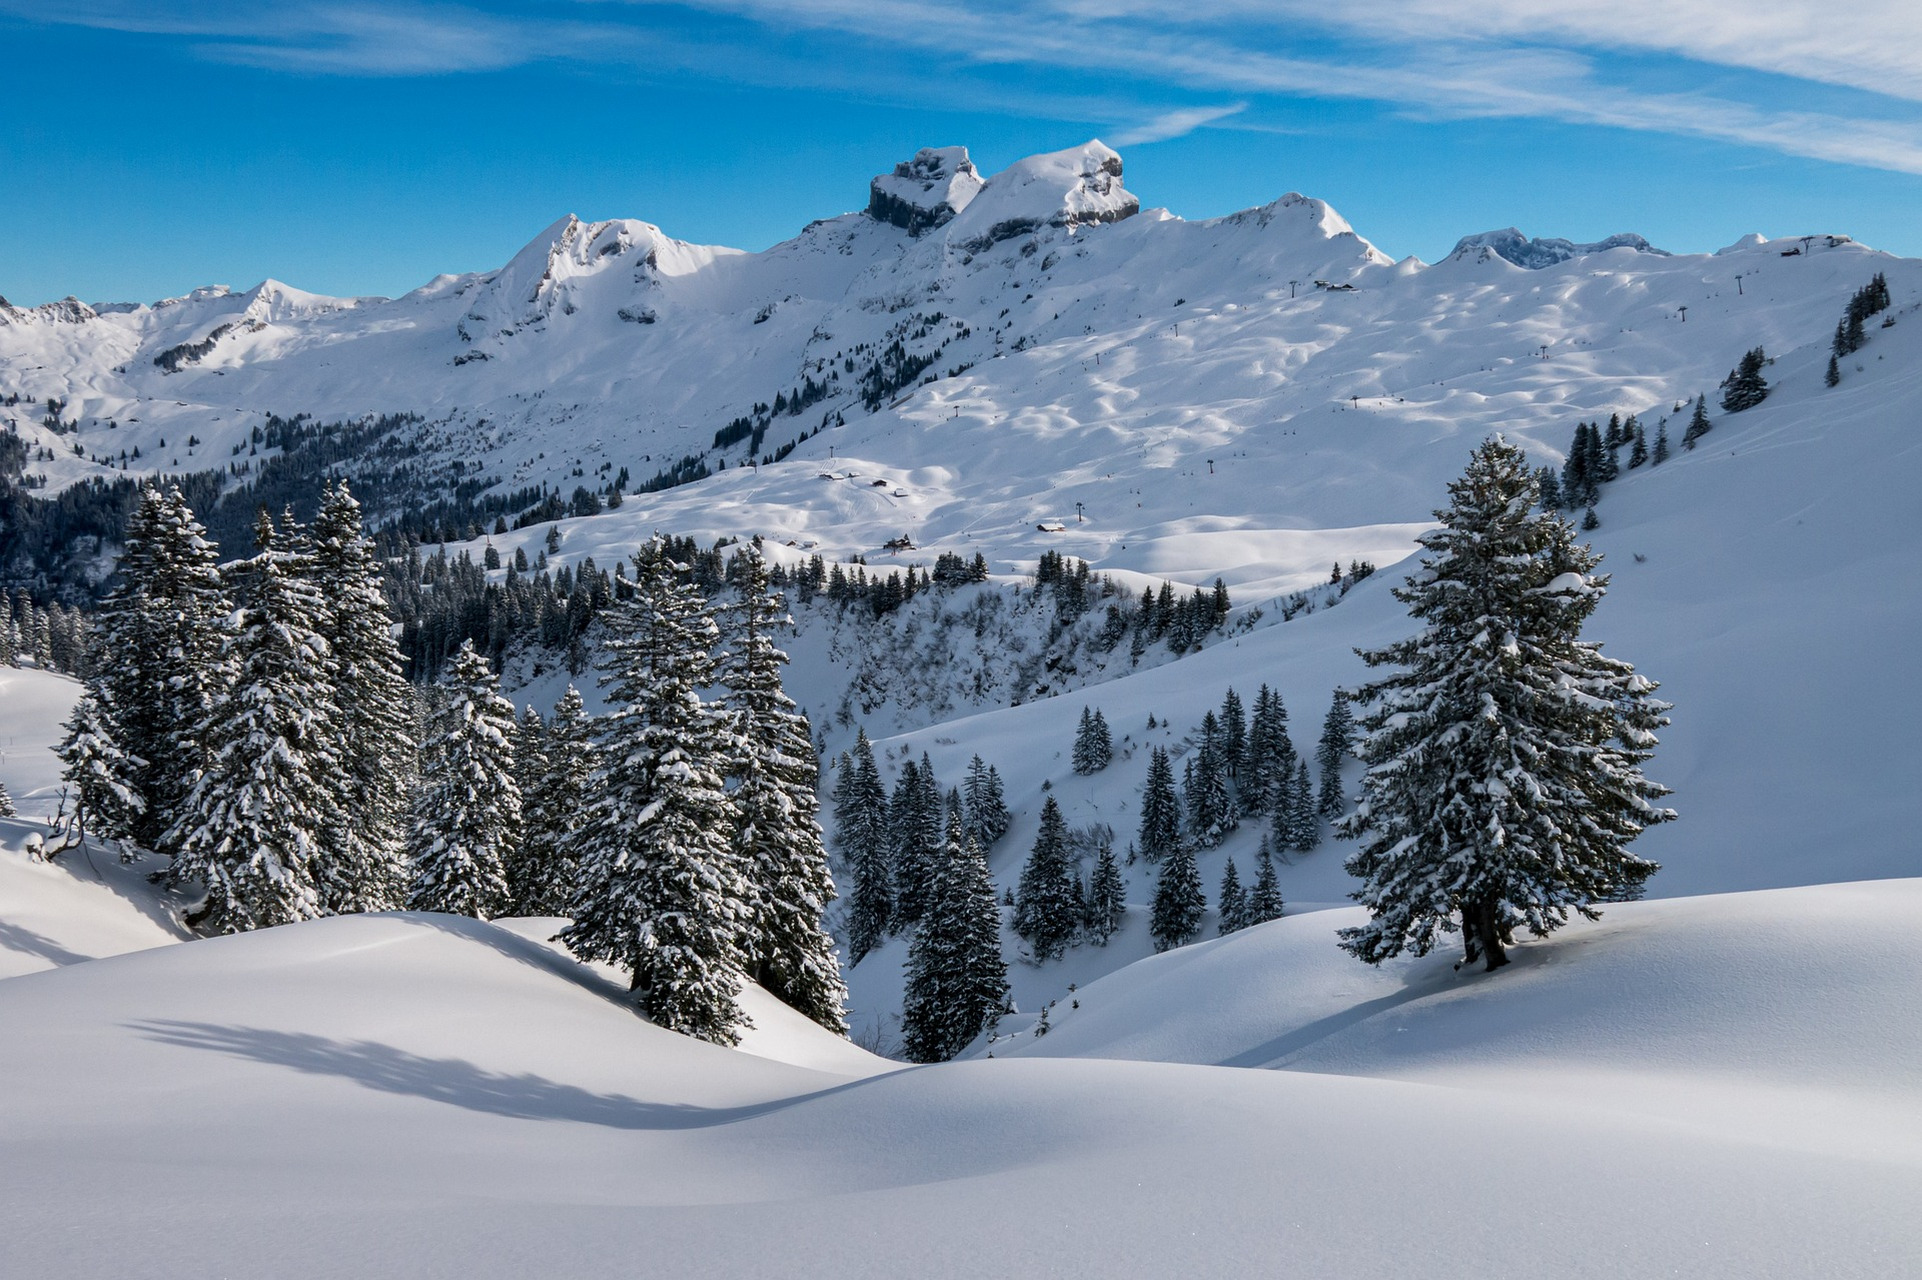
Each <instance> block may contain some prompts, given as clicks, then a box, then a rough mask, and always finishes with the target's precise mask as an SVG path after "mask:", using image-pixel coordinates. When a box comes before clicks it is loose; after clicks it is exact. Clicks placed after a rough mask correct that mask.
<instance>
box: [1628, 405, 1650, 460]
mask: <svg viewBox="0 0 1922 1280" xmlns="http://www.w3.org/2000/svg"><path fill="white" fill-rule="evenodd" d="M1630 421H1631V422H1634V423H1635V443H1634V445H1633V447H1631V448H1630V449H1629V451H1628V469H1629V470H1630V471H1633V470H1634V469H1635V468H1637V467H1639V466H1642V465H1643V464H1644V463H1646V462H1647V461H1648V434H1647V433H1646V432H1644V431H1643V430H1642V424H1641V420H1640V419H1635V418H1631V419H1630Z"/></svg>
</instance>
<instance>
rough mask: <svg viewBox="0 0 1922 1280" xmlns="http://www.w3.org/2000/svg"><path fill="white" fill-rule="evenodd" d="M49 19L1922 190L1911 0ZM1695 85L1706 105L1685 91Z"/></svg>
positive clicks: (1919, 57)
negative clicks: (991, 100) (1011, 83)
mask: <svg viewBox="0 0 1922 1280" xmlns="http://www.w3.org/2000/svg"><path fill="white" fill-rule="evenodd" d="M44 10H45V5H44V4H43V3H41V0H0V13H10V14H13V15H16V16H18V17H20V18H22V19H25V20H27V21H38V22H62V23H74V24H84V25H88V26H95V27H104V28H113V29H118V30H125V31H130V32H142V33H147V34H152V35H158V36H166V37H174V38H179V39H183V40H186V41H188V42H190V43H192V45H193V46H194V47H195V48H196V49H197V50H198V51H199V52H200V54H201V55H202V56H204V57H206V58H209V59H214V60H219V61H224V62H231V63H243V64H248V65H255V66H269V67H276V68H283V69H289V70H297V71H303V72H308V73H313V74H353V75H425V74H451V73H460V72H472V71H484V70H494V69H499V68H502V67H508V66H514V65H519V64H523V63H531V62H575V63H583V64H598V65H603V66H607V65H615V66H626V67H629V68H632V69H633V70H634V71H635V72H636V73H640V74H646V73H650V72H655V71H658V70H660V69H662V68H667V67H671V68H673V69H675V70H677V71H680V72H685V73H691V74H695V75H705V76H710V77H713V78H716V79H720V80H734V81H739V80H741V79H743V78H744V76H745V75H746V74H747V72H746V71H744V68H752V73H751V74H752V76H753V78H754V79H755V80H756V81H757V82H760V83H787V84H799V85H807V86H811V87H817V88H829V89H832V88H840V89H841V90H842V91H843V92H848V93H852V94H855V95H862V94H874V95H879V96H882V97H894V98H897V99H900V98H903V96H904V95H908V94H911V93H912V92H913V90H912V87H911V86H909V85H908V84H907V83H906V79H905V78H904V76H903V75H902V74H901V73H900V72H899V71H898V70H896V69H894V68H895V67H898V65H900V60H899V59H892V60H891V59H888V58H886V57H878V58H877V57H850V58H844V59H837V60H832V61H831V63H826V62H824V60H823V59H821V58H819V57H818V56H816V55H815V53H814V51H812V50H810V49H809V48H808V47H807V46H808V43H809V41H808V39H806V38H798V39H797V37H813V38H815V39H827V40H833V41H841V42H852V43H855V44H858V45H861V46H865V47H867V48H869V49H871V50H879V51H881V52H883V53H885V52H887V51H890V50H892V51H895V52H899V53H912V54H913V55H914V61H913V62H912V63H911V64H909V65H912V66H914V68H915V75H916V77H925V78H927V79H931V80H940V79H943V78H945V79H946V81H947V82H949V83H955V82H959V81H960V80H962V79H964V78H965V77H966V76H967V75H969V74H971V73H986V72H991V71H993V70H995V69H998V68H999V69H1005V68H1011V67H1012V68H1027V69H1030V70H1035V71H1040V72H1044V73H1046V72H1054V71H1070V72H1074V73H1076V74H1077V75H1080V76H1084V77H1085V73H1086V72H1088V71H1089V70H1090V69H1091V68H1092V67H1098V68H1099V69H1100V71H1101V72H1102V74H1103V77H1104V79H1105V80H1106V82H1107V84H1108V85H1109V86H1111V88H1110V89H1109V90H1107V91H1106V95H1107V96H1106V100H1103V101H1090V100H1089V98H1088V97H1087V96H1086V94H1085V91H1083V92H1077V91H1074V90H1063V91H1061V92H1059V93H1055V92H1052V91H1051V90H1050V89H1049V88H1047V87H1046V86H1045V85H1043V86H1039V87H1037V86H1033V85H1030V86H1029V87H1028V88H1027V89H1026V90H1025V91H1023V92H1022V93H1021V94H1020V95H1019V97H1020V98H1021V107H1020V108H1019V109H1024V110H1027V111H1030V112H1043V113H1052V114H1054V115H1055V117H1056V118H1059V119H1074V120H1081V121H1085V122H1087V123H1090V124H1093V125H1096V126H1098V127H1107V126H1110V125H1112V124H1114V123H1115V122H1117V121H1119V122H1122V123H1123V124H1124V126H1125V127H1123V128H1122V129H1121V130H1120V131H1119V132H1118V133H1117V135H1116V140H1117V141H1118V142H1121V143H1133V144H1141V143H1146V142H1155V141H1162V140H1166V139H1170V138H1175V137H1180V136H1182V135H1183V134H1185V133H1188V132H1191V131H1192V130H1194V129H1197V128H1201V127H1204V126H1206V125H1208V124H1211V123H1214V122H1216V121H1221V120H1225V119H1228V118H1230V117H1233V116H1237V115H1242V114H1244V113H1246V114H1247V117H1248V120H1249V121H1254V120H1256V119H1257V118H1258V117H1259V115H1260V113H1261V111H1262V109H1263V108H1264V107H1277V108H1278V107H1279V106H1280V104H1283V103H1285V102H1292V101H1299V100H1301V99H1304V98H1307V99H1314V98H1320V99H1344V100H1354V101H1369V102H1377V103H1382V104H1385V105H1387V106H1389V107H1390V108H1391V109H1395V110H1398V111H1401V112H1404V113H1408V114H1411V115H1416V116H1422V117H1428V118H1439V119H1450V118H1475V117H1481V118H1513V119H1542V120H1554V121H1561V122H1567V123H1576V124H1591V125H1601V126H1607V127H1613V128H1621V129H1632V130H1639V131H1645V132H1655V133H1665V134H1671V135H1678V136H1686V137H1699V138H1709V139H1714V140H1718V141H1723V142H1730V143H1736V144H1740V145H1743V146H1749V147H1757V148H1762V149H1766V150H1771V151H1775V152H1778V153H1784V154H1789V155H1796V156H1805V157H1810V158H1815V159H1821V160H1828V161H1834V162H1838V163H1843V164H1851V165H1861V166H1867V167H1873V168H1880V169H1889V170H1895V171H1900V172H1906V173H1922V112H1918V110H1917V108H1916V104H1917V103H1919V102H1922V4H1917V3H1915V0H1856V3H1855V4H1854V5H1853V6H1851V8H1850V11H1849V13H1848V15H1847V19H1846V20H1838V19H1837V16H1836V13H1835V10H1834V8H1833V6H1831V5H1824V4H1817V3H1814V0H1749V2H1748V3H1745V4H1733V3H1730V2H1729V0H1614V2H1613V3H1611V4H1609V5H1607V6H1596V5H1594V4H1593V3H1592V0H1345V2H1344V3H1343V4H1339V5H1330V4H1328V3H1326V0H1187V3H1184V4H1183V5H1181V6H1179V7H1178V8H1177V7H1174V6H1169V5H1167V4H1165V3H1162V2H1161V0H1030V2H1027V3H1023V2H1021V0H940V2H939V3H936V2H935V0H672V2H670V0H620V2H608V0H593V2H587V0H582V2H580V3H576V4H573V5H571V6H567V7H566V8H565V9H564V10H563V11H562V12H561V13H559V14H557V13H556V10H555V8H554V7H553V6H551V5H550V6H547V7H545V8H544V9H543V10H542V11H541V12H539V13H538V14H537V13H535V12H534V11H533V10H532V9H531V7H529V8H522V9H518V10H516V9H513V8H507V7H496V8H489V9H481V8H476V7H473V6H472V5H470V4H449V3H439V2H438V0H412V2H411V3H409V2H403V3H399V4H391V5H380V6H378V7H374V6H370V5H366V4H358V3H339V2H329V0H284V2H282V3H276V4H267V5H263V4H259V3H241V2H240V0H195V2H192V3H185V2H177V3H173V4H165V3H158V2H155V0H70V3H68V4H67V5H65V6H64V7H63V8H62V9H61V11H60V13H59V15H58V16H57V17H50V16H48V14H47V13H46V12H44ZM690 15H692V18H690ZM701 15H708V16H707V17H705V18H703V17H702V16H701ZM702 21H707V22H720V23H725V24H728V25H729V28H730V35H729V38H727V39H719V40H717V39H712V38H705V39H704V38H701V37H700V36H699V35H698V34H690V22H692V23H694V24H698V23H699V22H702ZM757 37H758V40H757ZM1635 55H1643V56H1644V59H1645V58H1646V56H1647V55H1659V57H1660V58H1661V59H1664V60H1666V61H1665V62H1664V64H1663V66H1662V71H1663V73H1664V75H1663V77H1662V78H1661V79H1660V80H1657V79H1656V78H1654V77H1650V76H1641V77H1639V78H1638V76H1637V75H1636V68H1635V66H1634V64H1635V62H1636V61H1637V59H1636V57H1635ZM824 65H831V66H832V74H831V75H830V74H826V73H825V72H824V70H823V67H824ZM1691 67H1692V68H1695V69H1696V70H1697V71H1698V72H1699V76H1698V78H1699V80H1700V82H1701V83H1702V84H1704V85H1705V86H1707V85H1712V86H1713V87H1712V88H1709V87H1704V88H1700V89H1695V90H1688V91H1677V90H1676V89H1675V88H1674V87H1673V86H1674V84H1675V83H1678V82H1680V81H1682V80H1684V79H1686V73H1687V72H1688V70H1689V69H1690V68H1691ZM1726 68H1733V69H1735V71H1734V72H1730V71H1727V70H1724V69H1726ZM1656 86H1659V87H1656ZM1230 95H1231V96H1233V97H1234V98H1235V99H1237V101H1236V102H1235V103H1234V104H1233V105H1228V106H1185V107H1178V108H1165V107H1164V108H1161V109H1159V110H1157V108H1156V107H1153V106H1149V105H1146V104H1148V103H1154V102H1161V103H1165V102H1166V101H1167V100H1168V99H1169V98H1171V97H1180V96H1189V97H1195V96H1216V97H1219V96H1230ZM1004 105H1005V103H1004ZM1129 120H1134V121H1137V122H1138V123H1135V124H1133V125H1132V126H1126V122H1127V121H1129ZM1237 123H1238V124H1239V123H1241V122H1237Z"/></svg>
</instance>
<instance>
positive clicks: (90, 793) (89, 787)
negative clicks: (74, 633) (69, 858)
mask: <svg viewBox="0 0 1922 1280" xmlns="http://www.w3.org/2000/svg"><path fill="white" fill-rule="evenodd" d="M66 729H67V735H66V737H65V738H63V739H62V740H61V743H60V745H59V747H57V748H55V751H54V754H55V755H57V756H58V757H59V758H60V764H61V772H60V776H61V777H62V778H63V779H65V780H66V783H67V789H68V793H69V796H70V798H71V802H72V805H73V813H72V816H71V819H70V820H69V823H68V826H67V832H66V840H65V841H64V844H66V845H78V844H80V843H81V841H83V840H85V839H86V838H87V837H88V836H93V837H95V838H99V839H108V840H121V841H124V840H126V839H127V837H128V835H129V834H130V833H131V832H132V831H133V830H134V827H135V825H136V824H137V822H138V820H139V817H140V814H141V811H142V810H144V809H145V808H146V805H147V801H146V798H145V797H144V796H142V795H141V794H140V792H139V791H137V790H135V789H134V786H135V782H134V780H135V779H137V778H138V777H139V776H140V772H141V769H142V768H143V767H144V766H145V764H146V762H145V761H144V760H137V759H132V758H130V757H129V756H128V753H127V750H126V748H124V747H122V746H121V745H120V743H119V742H118V741H117V740H116V739H115V737H114V728H113V725H112V723H111V722H110V721H109V720H108V718H107V715H106V713H105V712H104V711H102V710H101V708H100V703H99V701H98V700H97V699H96V698H95V697H94V695H93V694H92V693H91V692H87V693H83V694H81V695H80V699H79V701H77V702H75V703H74V707H73V714H72V715H71V716H70V717H68V719H67V723H66ZM132 856H133V851H132V849H130V848H129V847H127V846H126V845H124V844H123V845H122V847H121V857H123V858H131V857H132Z"/></svg>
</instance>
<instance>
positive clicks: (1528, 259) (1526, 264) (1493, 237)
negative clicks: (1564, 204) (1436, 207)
mask: <svg viewBox="0 0 1922 1280" xmlns="http://www.w3.org/2000/svg"><path fill="white" fill-rule="evenodd" d="M1610 249H1633V250H1635V252H1637V253H1652V254H1656V255H1659V256H1661V257H1667V256H1669V255H1668V250H1666V249H1657V248H1656V247H1655V246H1654V245H1652V244H1650V243H1649V242H1648V241H1647V240H1645V239H1643V238H1642V237H1641V236H1638V235H1636V234H1634V233H1633V232H1626V231H1625V232H1622V233H1620V234H1618V235H1612V236H1609V237H1608V238H1607V239H1606V240H1597V241H1594V242H1593V243H1590V244H1576V243H1575V242H1573V241H1571V240H1562V239H1558V238H1553V237H1550V238H1537V239H1530V238H1529V237H1527V236H1525V235H1523V234H1522V233H1521V231H1520V230H1519V229H1517V228H1515V227H1503V228H1502V229H1501V230H1499V231H1484V232H1482V233H1481V234H1480V235H1473V236H1463V237H1462V238H1461V239H1460V240H1458V241H1456V242H1455V248H1454V251H1453V253H1452V254H1451V255H1450V256H1451V257H1454V258H1458V259H1464V260H1468V259H1473V260H1476V261H1487V259H1488V257H1489V255H1490V254H1493V255H1495V256H1497V257H1500V258H1502V259H1504V260H1505V261H1508V262H1512V263H1514V264H1515V265H1516V266H1518V267H1522V268H1525V269H1527V270H1530V271H1535V270H1539V269H1540V268H1542V267H1552V266H1554V265H1555V264H1556V263H1558V262H1567V261H1568V260H1569V259H1570V258H1580V257H1583V256H1585V255H1587V254H1591V253H1605V252H1607V251H1608V250H1610Z"/></svg>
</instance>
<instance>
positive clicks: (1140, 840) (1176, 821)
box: [1135, 747, 1181, 862]
mask: <svg viewBox="0 0 1922 1280" xmlns="http://www.w3.org/2000/svg"><path fill="white" fill-rule="evenodd" d="M1180 844H1181V805H1180V802H1179V801H1177V800H1176V799H1175V771H1174V766H1173V765H1172V764H1170V763H1169V761H1168V752H1167V750H1166V749H1165V748H1162V747H1156V748H1155V749H1154V752H1153V754H1152V755H1150V756H1149V757H1148V782H1147V785H1146V786H1145V787H1144V788H1143V789H1142V793H1141V827H1140V829H1139V832H1138V833H1137V835H1136V837H1135V851H1136V852H1138V853H1139V854H1140V855H1141V856H1142V857H1144V858H1146V859H1147V860H1148V861H1149V862H1160V861H1161V860H1162V859H1163V858H1165V857H1167V856H1168V855H1169V854H1171V853H1173V852H1174V851H1175V849H1176V848H1178V847H1179V846H1180Z"/></svg>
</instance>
